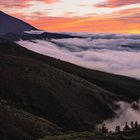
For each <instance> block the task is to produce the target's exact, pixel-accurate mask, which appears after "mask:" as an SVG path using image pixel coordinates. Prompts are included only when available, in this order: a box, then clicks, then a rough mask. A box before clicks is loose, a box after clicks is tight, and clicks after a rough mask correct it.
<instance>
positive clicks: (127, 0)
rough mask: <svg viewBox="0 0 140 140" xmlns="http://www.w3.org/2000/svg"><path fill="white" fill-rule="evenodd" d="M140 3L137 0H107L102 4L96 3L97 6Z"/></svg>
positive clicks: (111, 6)
mask: <svg viewBox="0 0 140 140" xmlns="http://www.w3.org/2000/svg"><path fill="white" fill-rule="evenodd" d="M136 3H140V1H138V0H107V1H106V2H104V3H102V4H98V5H97V7H110V8H113V7H119V6H124V5H130V4H136Z"/></svg>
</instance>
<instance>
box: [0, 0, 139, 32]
mask: <svg viewBox="0 0 140 140" xmlns="http://www.w3.org/2000/svg"><path fill="white" fill-rule="evenodd" d="M0 10H2V11H3V12H6V13H8V14H11V15H12V16H15V17H17V18H20V19H22V20H24V21H26V22H28V23H30V24H32V25H33V26H35V27H37V28H39V29H43V30H47V31H52V32H96V33H128V34H131V33H132V34H140V0H0Z"/></svg>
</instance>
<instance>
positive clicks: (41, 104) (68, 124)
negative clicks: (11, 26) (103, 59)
mask: <svg viewBox="0 0 140 140" xmlns="http://www.w3.org/2000/svg"><path fill="white" fill-rule="evenodd" d="M139 91H140V81H138V80H135V79H132V78H127V77H123V76H117V75H112V74H107V73H104V72H99V71H94V70H88V69H85V68H81V67H78V66H75V65H72V64H70V63H66V62H63V61H60V60H57V59H54V58H50V57H46V56H42V55H39V54H37V53H34V52H31V51H29V50H27V49H24V48H22V47H21V46H19V45H17V44H15V43H12V42H3V43H0V99H1V102H2V103H1V104H2V105H1V106H0V118H1V123H2V125H0V136H1V139H4V138H7V139H10V140H11V139H19V136H20V137H21V138H20V139H27V140H28V139H31V138H33V139H35V138H39V137H44V136H45V135H54V134H58V133H64V132H67V131H70V130H71V131H87V130H90V131H91V130H94V129H95V125H96V124H97V123H99V122H101V121H102V120H104V119H107V118H110V117H113V116H114V115H115V113H114V109H116V108H117V107H116V105H114V101H117V100H129V101H131V100H134V99H135V100H137V99H139V98H140V93H139ZM3 102H4V103H3ZM4 116H7V117H6V118H5V117H4ZM3 122H4V123H3ZM26 127H27V129H26Z"/></svg>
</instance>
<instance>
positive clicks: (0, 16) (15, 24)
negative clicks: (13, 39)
mask: <svg viewBox="0 0 140 140" xmlns="http://www.w3.org/2000/svg"><path fill="white" fill-rule="evenodd" d="M0 21H1V23H0V35H4V34H8V33H14V34H22V33H23V32H24V31H30V30H37V29H36V28H35V27H33V26H31V25H29V24H27V23H25V22H24V21H22V20H19V19H17V18H14V17H12V16H9V15H7V14H6V13H4V12H2V11H0Z"/></svg>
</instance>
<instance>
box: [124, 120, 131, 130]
mask: <svg viewBox="0 0 140 140" xmlns="http://www.w3.org/2000/svg"><path fill="white" fill-rule="evenodd" d="M129 129H130V128H129V126H128V123H127V122H126V123H125V126H124V128H123V130H124V131H128V130H129Z"/></svg>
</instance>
